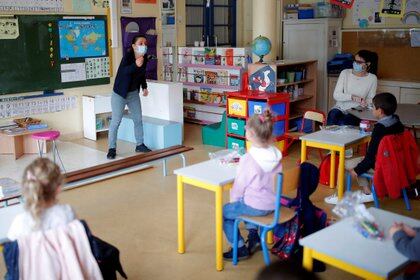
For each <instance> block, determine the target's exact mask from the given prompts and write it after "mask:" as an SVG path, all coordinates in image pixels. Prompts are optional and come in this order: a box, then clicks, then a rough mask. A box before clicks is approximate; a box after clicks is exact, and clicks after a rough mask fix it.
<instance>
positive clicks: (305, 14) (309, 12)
mask: <svg viewBox="0 0 420 280" xmlns="http://www.w3.org/2000/svg"><path fill="white" fill-rule="evenodd" d="M308 18H314V10H313V9H304V10H303V9H302V10H298V19H308Z"/></svg>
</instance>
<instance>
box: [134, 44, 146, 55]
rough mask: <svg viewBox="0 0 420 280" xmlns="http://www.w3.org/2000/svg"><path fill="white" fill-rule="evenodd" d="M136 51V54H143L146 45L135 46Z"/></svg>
mask: <svg viewBox="0 0 420 280" xmlns="http://www.w3.org/2000/svg"><path fill="white" fill-rule="evenodd" d="M136 52H137V53H138V54H145V53H146V52H147V46H146V45H140V46H137V48H136Z"/></svg>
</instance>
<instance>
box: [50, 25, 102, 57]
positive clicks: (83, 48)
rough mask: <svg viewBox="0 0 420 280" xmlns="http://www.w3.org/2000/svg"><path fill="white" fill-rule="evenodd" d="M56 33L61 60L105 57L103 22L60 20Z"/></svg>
mask: <svg viewBox="0 0 420 280" xmlns="http://www.w3.org/2000/svg"><path fill="white" fill-rule="evenodd" d="M58 33H59V40H60V57H61V58H62V59H68V58H76V57H95V56H105V55H106V50H107V49H106V43H107V41H106V29H105V21H104V20H60V21H58Z"/></svg>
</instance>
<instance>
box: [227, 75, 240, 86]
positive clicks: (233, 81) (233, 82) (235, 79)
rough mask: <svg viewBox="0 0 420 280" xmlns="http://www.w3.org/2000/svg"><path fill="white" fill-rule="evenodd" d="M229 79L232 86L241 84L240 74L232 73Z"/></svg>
mask: <svg viewBox="0 0 420 280" xmlns="http://www.w3.org/2000/svg"><path fill="white" fill-rule="evenodd" d="M229 80H230V83H229V85H230V86H232V87H237V86H239V75H234V74H231V75H230V76H229Z"/></svg>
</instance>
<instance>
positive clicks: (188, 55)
mask: <svg viewBox="0 0 420 280" xmlns="http://www.w3.org/2000/svg"><path fill="white" fill-rule="evenodd" d="M191 61H192V51H191V49H190V48H181V57H180V61H179V62H180V63H185V64H190V63H191Z"/></svg>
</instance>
